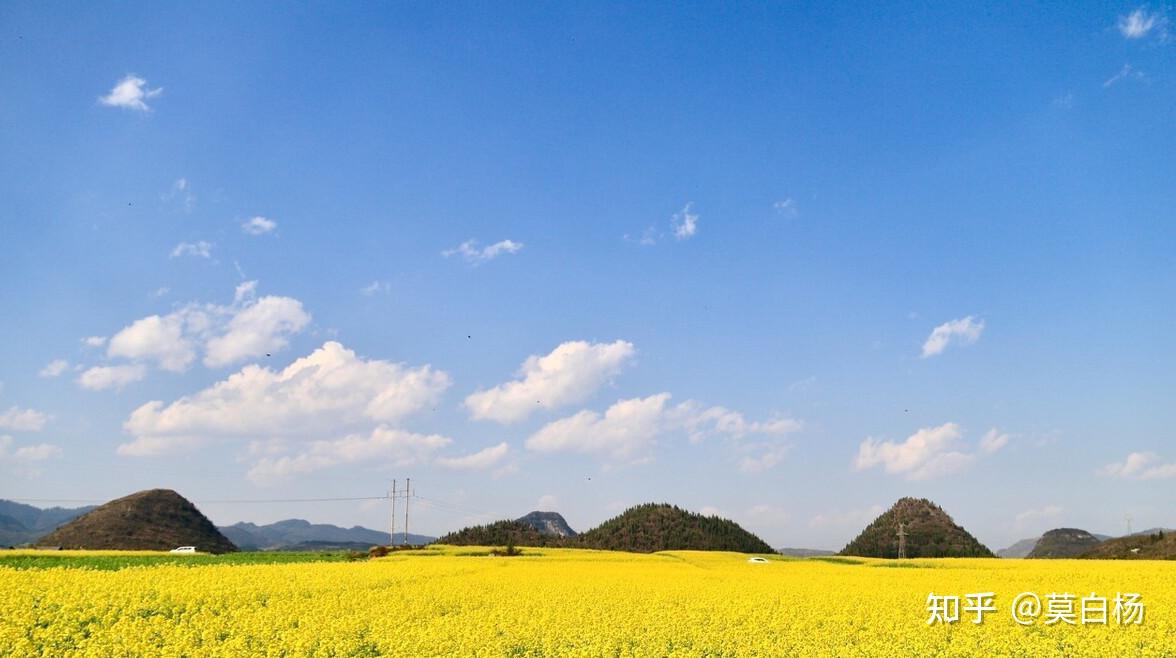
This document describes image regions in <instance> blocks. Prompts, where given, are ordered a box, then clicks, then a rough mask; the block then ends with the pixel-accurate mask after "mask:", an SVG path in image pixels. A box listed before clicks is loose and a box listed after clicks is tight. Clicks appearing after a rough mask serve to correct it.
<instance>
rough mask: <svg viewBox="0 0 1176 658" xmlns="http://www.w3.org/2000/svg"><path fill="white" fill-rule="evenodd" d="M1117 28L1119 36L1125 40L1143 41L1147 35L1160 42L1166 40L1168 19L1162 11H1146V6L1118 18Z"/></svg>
mask: <svg viewBox="0 0 1176 658" xmlns="http://www.w3.org/2000/svg"><path fill="white" fill-rule="evenodd" d="M1117 27H1118V28H1119V34H1122V35H1123V37H1124V38H1127V39H1143V38H1146V37H1147V36H1149V35H1153V36H1155V37H1156V38H1158V39H1161V40H1165V39H1167V38H1168V17H1167V16H1165V15H1164V13H1163V11H1154V12H1153V11H1148V8H1147V6H1146V5H1144V6H1142V7H1139V8H1137V9H1136V10H1135V11H1133V12H1131V13H1130V14H1126V15H1123V16H1119V22H1118V23H1117Z"/></svg>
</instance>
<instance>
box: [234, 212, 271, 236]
mask: <svg viewBox="0 0 1176 658" xmlns="http://www.w3.org/2000/svg"><path fill="white" fill-rule="evenodd" d="M277 228H278V223H277V222H275V221H274V220H272V219H269V218H266V217H261V216H257V217H250V218H249V221H247V222H245V223H243V224H241V230H242V231H245V232H246V233H248V234H249V235H265V234H266V233H270V232H272V231H274V230H275V229H277Z"/></svg>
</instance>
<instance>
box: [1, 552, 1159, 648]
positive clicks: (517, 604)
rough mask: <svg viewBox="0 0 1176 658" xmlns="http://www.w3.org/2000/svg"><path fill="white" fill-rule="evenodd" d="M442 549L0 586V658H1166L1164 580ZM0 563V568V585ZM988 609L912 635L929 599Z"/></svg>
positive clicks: (1150, 569) (1076, 566)
mask: <svg viewBox="0 0 1176 658" xmlns="http://www.w3.org/2000/svg"><path fill="white" fill-rule="evenodd" d="M482 553H484V551H477V550H471V549H470V548H468V547H462V548H457V547H443V548H436V549H430V550H425V551H417V552H411V553H399V554H393V555H391V556H389V557H387V558H382V559H377V560H371V561H363V562H351V563H345V562H341V563H302V564H273V565H226V566H222V565H212V566H201V567H182V566H172V565H166V566H135V567H130V568H126V569H122V570H118V571H97V570H90V569H84V568H82V569H79V568H47V569H24V570H17V569H11V568H7V567H3V566H0V592H2V594H0V656H4V657H7V656H21V657H23V656H87V657H89V656H92V657H95V658H98V657H102V658H106V657H130V656H168V657H177V658H178V657H182V656H189V657H197V656H234V657H235V656H274V657H277V656H413V657H415V656H585V657H587V656H593V657H594V656H625V657H629V656H631V657H657V656H961V657H963V656H1049V655H1058V656H1171V655H1176V615H1174V614H1173V610H1176V564H1171V563H1166V562H1146V561H1124V562H1112V561H1075V560H1057V561H1052V560H1040V561H1038V560H995V559H951V560H909V561H903V562H894V561H885V560H852V561H821V560H790V559H777V558H771V559H770V561H769V562H768V563H767V564H751V563H748V561H747V556H745V555H741V554H736V553H703V552H689V551H674V552H666V553H657V554H653V555H636V554H627V553H613V552H603V551H586V550H570V549H526V550H525V552H524V555H523V556H521V557H515V558H493V557H487V556H485V555H484V554H482ZM2 564H3V562H2V561H0V565H2ZM980 591H993V592H995V599H994V604H995V606H996V608H997V610H996V612H992V613H988V614H987V615H986V616H985V619H984V623H982V624H979V625H977V624H972V623H970V621H969V620H968V619H967V617H968V616H967V615H961V621H960V622H959V623H955V624H933V625H928V624H927V618H928V615H927V610H926V599H927V595H928V593H929V592H936V593H944V594H950V593H954V594H958V595H959V596H960V597H961V598H962V597H963V595H964V594H966V593H968V592H980ZM1023 591H1033V592H1037V593H1039V594H1040V595H1042V596H1043V597H1044V596H1045V595H1046V594H1048V593H1051V592H1071V593H1074V594H1076V595H1078V596H1086V595H1088V594H1089V593H1090V592H1098V593H1100V594H1102V595H1110V596H1113V595H1114V594H1115V593H1116V592H1120V591H1124V592H1126V591H1130V592H1138V593H1140V594H1141V595H1142V599H1143V601H1144V603H1145V605H1146V606H1147V608H1146V618H1145V620H1144V623H1142V624H1139V625H1119V624H1115V623H1111V624H1108V625H1105V626H1103V625H1067V624H1055V625H1050V626H1045V625H1042V624H1036V625H1032V626H1021V625H1018V624H1016V623H1015V622H1014V621H1013V619H1012V618H1011V615H1010V611H1009V606H1010V604H1011V602H1012V599H1013V597H1014V596H1015V595H1016V594H1018V593H1019V592H1023Z"/></svg>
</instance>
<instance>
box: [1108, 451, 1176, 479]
mask: <svg viewBox="0 0 1176 658" xmlns="http://www.w3.org/2000/svg"><path fill="white" fill-rule="evenodd" d="M1099 474H1100V475H1103V476H1106V477H1116V478H1125V479H1130V480H1163V479H1167V478H1172V477H1176V463H1172V462H1168V461H1165V460H1164V459H1163V458H1162V457H1160V456H1159V455H1157V454H1156V453H1154V452H1133V453H1131V454H1129V455H1127V458H1126V459H1124V460H1123V461H1122V462H1116V463H1113V464H1107V465H1106V466H1104V467H1103V468H1102V469H1100V471H1099Z"/></svg>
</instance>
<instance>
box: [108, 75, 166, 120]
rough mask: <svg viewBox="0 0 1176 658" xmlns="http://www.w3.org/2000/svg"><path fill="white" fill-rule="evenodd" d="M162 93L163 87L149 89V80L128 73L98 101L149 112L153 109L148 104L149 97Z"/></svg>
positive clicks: (112, 105) (111, 105)
mask: <svg viewBox="0 0 1176 658" xmlns="http://www.w3.org/2000/svg"><path fill="white" fill-rule="evenodd" d="M162 93H163V88H162V87H159V88H156V89H149V88H148V87H147V81H146V80H144V79H143V78H140V77H139V76H137V75H127V76H126V77H124V78H123V79H122V80H119V81H118V84H116V85H114V88H113V89H111V90H110V93H109V94H106V95H105V96H101V97H99V98H98V102H99V103H102V104H103V105H107V106H110V107H121V108H125V109H128V110H138V111H139V112H147V111H149V110H150V109H151V108H150V107H148V105H147V99H149V98H155V97H156V96H158V95H160V94H162Z"/></svg>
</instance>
